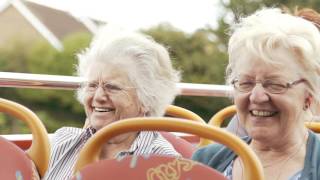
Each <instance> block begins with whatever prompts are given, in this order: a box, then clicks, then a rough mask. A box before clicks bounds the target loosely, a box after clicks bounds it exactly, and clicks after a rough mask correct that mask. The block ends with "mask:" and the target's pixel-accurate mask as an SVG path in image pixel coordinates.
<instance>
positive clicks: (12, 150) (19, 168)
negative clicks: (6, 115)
mask: <svg viewBox="0 0 320 180" xmlns="http://www.w3.org/2000/svg"><path fill="white" fill-rule="evenodd" d="M0 147H1V148H0V159H1V167H0V176H1V179H32V176H33V174H32V172H33V171H32V164H31V161H30V159H29V158H28V157H27V156H26V154H25V152H24V151H23V150H22V149H20V148H17V147H16V145H15V144H13V143H11V142H10V141H8V140H7V139H5V138H3V137H0Z"/></svg>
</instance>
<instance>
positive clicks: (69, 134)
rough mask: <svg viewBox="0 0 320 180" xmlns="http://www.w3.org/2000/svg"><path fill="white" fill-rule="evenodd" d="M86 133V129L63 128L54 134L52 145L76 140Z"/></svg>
mask: <svg viewBox="0 0 320 180" xmlns="http://www.w3.org/2000/svg"><path fill="white" fill-rule="evenodd" d="M83 132H85V129H82V128H76V127H62V128H60V129H58V130H56V132H55V133H54V134H53V137H52V141H51V142H52V143H61V142H64V141H69V140H74V139H75V138H78V137H80V136H81V134H83Z"/></svg>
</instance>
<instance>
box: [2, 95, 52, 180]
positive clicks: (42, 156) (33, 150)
mask: <svg viewBox="0 0 320 180" xmlns="http://www.w3.org/2000/svg"><path fill="white" fill-rule="evenodd" d="M0 111H1V112H4V113H7V114H9V115H11V116H14V117H16V118H18V119H19V120H22V121H24V122H26V124H27V126H28V127H29V129H30V130H31V133H32V135H33V141H32V144H31V147H30V148H29V149H28V150H27V152H26V153H27V155H28V156H29V157H30V158H31V159H32V160H33V162H34V163H35V165H36V167H37V169H38V171H39V174H40V175H41V177H42V176H43V175H44V174H45V172H46V170H47V168H48V164H49V157H50V144H49V138H48V134H47V130H46V128H45V127H44V125H43V124H42V122H41V120H40V119H39V118H38V117H37V115H35V114H34V113H33V112H32V111H31V110H29V109H28V108H26V107H24V106H22V105H20V104H18V103H15V102H12V101H9V100H6V99H2V98H0Z"/></svg>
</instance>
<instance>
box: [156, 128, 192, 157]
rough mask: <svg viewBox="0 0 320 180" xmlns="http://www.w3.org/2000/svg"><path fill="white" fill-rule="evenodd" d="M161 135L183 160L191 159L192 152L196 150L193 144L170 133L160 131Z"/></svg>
mask: <svg viewBox="0 0 320 180" xmlns="http://www.w3.org/2000/svg"><path fill="white" fill-rule="evenodd" d="M161 135H162V136H163V137H164V138H165V139H166V140H167V141H169V142H170V143H171V144H172V146H173V147H174V149H175V150H176V151H177V152H179V153H180V154H181V156H182V157H184V158H191V156H192V154H193V152H194V151H195V150H196V147H195V146H194V145H193V144H191V143H189V142H188V141H186V140H184V139H182V138H180V137H178V136H176V135H174V134H172V133H170V132H164V131H162V132H161Z"/></svg>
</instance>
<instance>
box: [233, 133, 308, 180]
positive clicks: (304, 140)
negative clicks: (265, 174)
mask: <svg viewBox="0 0 320 180" xmlns="http://www.w3.org/2000/svg"><path fill="white" fill-rule="evenodd" d="M307 139H308V131H306V133H305V135H304V138H303V140H302V143H301V144H300V147H299V148H298V149H297V150H296V151H294V152H293V153H291V154H290V155H289V156H288V157H286V158H281V159H280V160H277V161H276V162H272V163H270V164H267V165H262V167H263V169H267V168H269V167H272V166H273V165H275V164H277V163H279V162H281V164H282V166H281V167H285V165H286V164H287V163H288V162H289V161H290V160H291V159H293V158H294V157H295V156H296V155H297V154H298V153H299V152H300V150H301V149H302V147H304V144H305V143H306V141H307ZM297 144H298V143H297ZM238 162H239V165H240V168H241V179H243V167H242V160H241V159H238ZM283 170H284V169H280V171H279V173H278V175H277V178H276V180H278V179H279V178H280V176H281V174H282V171H283Z"/></svg>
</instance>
